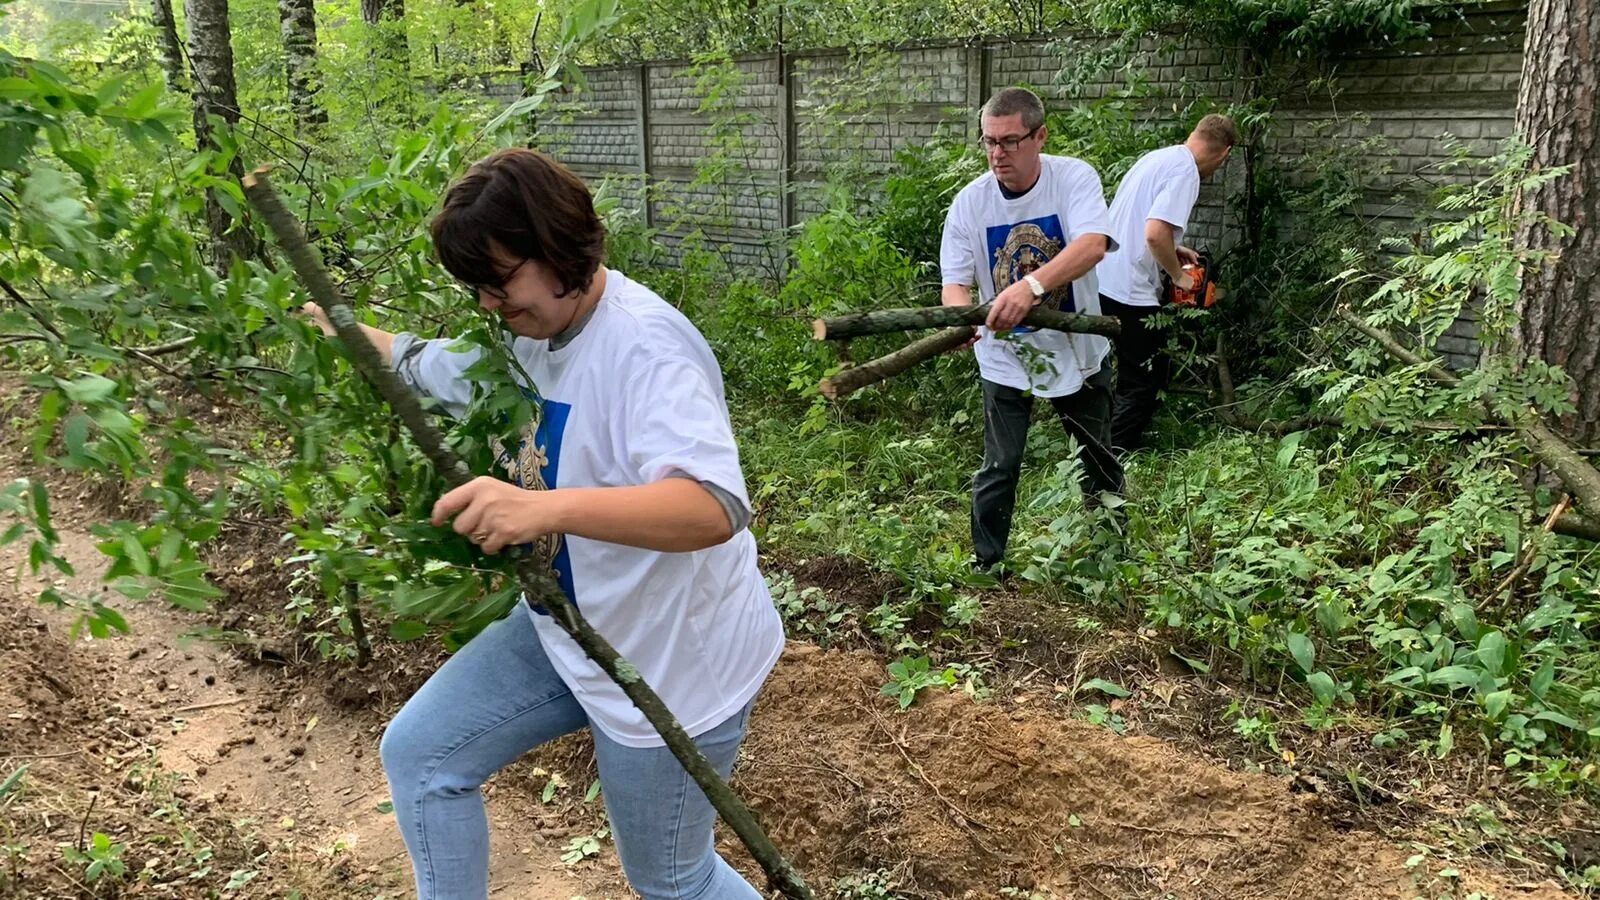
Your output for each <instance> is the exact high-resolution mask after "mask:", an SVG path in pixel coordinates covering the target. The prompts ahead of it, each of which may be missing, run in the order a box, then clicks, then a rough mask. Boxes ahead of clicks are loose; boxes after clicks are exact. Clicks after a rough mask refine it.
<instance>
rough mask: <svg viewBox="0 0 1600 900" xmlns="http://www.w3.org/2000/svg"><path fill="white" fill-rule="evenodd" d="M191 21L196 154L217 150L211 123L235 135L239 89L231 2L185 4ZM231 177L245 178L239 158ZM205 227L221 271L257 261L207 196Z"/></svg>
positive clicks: (247, 240)
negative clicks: (239, 260) (251, 259)
mask: <svg viewBox="0 0 1600 900" xmlns="http://www.w3.org/2000/svg"><path fill="white" fill-rule="evenodd" d="M183 8H184V13H185V14H186V16H187V17H188V20H189V64H190V66H192V67H193V68H194V139H195V147H196V149H200V150H205V149H213V150H214V149H216V148H217V146H218V144H217V136H216V135H215V134H213V131H212V122H211V119H212V117H216V118H217V119H219V120H220V121H221V124H222V127H224V128H228V129H232V128H233V126H235V125H237V124H238V122H239V89H238V86H237V85H236V83H235V82H234V79H233V39H232V37H231V35H230V33H229V30H228V0H185V3H184V7H183ZM229 171H231V172H233V173H234V174H235V175H236V176H238V177H241V178H242V177H243V174H244V165H243V163H241V162H240V161H239V159H238V157H237V156H235V157H234V159H233V160H232V162H231V163H230V164H229ZM206 224H207V225H208V226H209V227H210V230H211V238H212V250H213V252H214V254H215V258H216V261H217V263H218V264H219V265H225V264H226V263H227V262H228V261H229V260H230V259H232V258H234V257H240V258H244V257H250V256H253V255H255V250H256V248H255V241H254V239H253V238H252V237H251V234H250V232H249V230H248V229H247V228H245V227H244V226H243V224H242V223H241V224H240V227H237V228H235V227H233V224H234V222H233V216H231V215H229V214H228V212H227V210H225V209H224V208H223V207H222V204H220V203H218V202H217V199H216V193H215V192H214V191H207V192H206Z"/></svg>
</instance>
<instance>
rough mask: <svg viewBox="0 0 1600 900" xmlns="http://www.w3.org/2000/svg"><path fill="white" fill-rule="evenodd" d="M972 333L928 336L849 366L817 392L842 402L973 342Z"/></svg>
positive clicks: (957, 331)
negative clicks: (918, 365) (913, 367)
mask: <svg viewBox="0 0 1600 900" xmlns="http://www.w3.org/2000/svg"><path fill="white" fill-rule="evenodd" d="M973 334H974V331H973V329H972V327H971V326H968V325H963V326H961V327H959V328H947V329H945V330H944V331H940V332H937V333H935V334H930V335H928V336H927V337H925V338H923V339H921V340H918V341H912V342H911V343H909V344H907V345H905V346H904V347H901V348H900V349H899V350H896V351H894V352H893V353H890V354H887V355H884V356H880V357H878V358H877V359H874V360H871V361H869V362H864V363H862V364H861V365H859V366H851V367H850V368H848V369H845V370H843V371H841V372H840V373H839V374H837V375H834V376H831V377H829V378H824V379H822V383H821V384H819V385H817V390H819V391H821V392H822V396H824V397H827V398H828V399H829V400H843V399H844V398H846V397H848V396H850V395H851V394H853V393H855V392H856V391H859V390H861V389H862V388H864V387H866V386H867V385H869V384H877V383H878V382H880V381H883V380H884V379H887V378H893V377H894V376H896V375H899V374H900V373H901V372H904V371H905V370H907V369H909V368H911V367H912V366H914V365H916V364H917V363H919V362H922V361H923V360H925V359H931V358H932V357H935V356H938V355H939V354H941V353H945V352H947V351H950V350H954V349H955V348H957V347H959V346H961V345H962V344H965V343H966V342H967V341H970V340H972V335H973Z"/></svg>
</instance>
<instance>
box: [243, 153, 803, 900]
mask: <svg viewBox="0 0 1600 900" xmlns="http://www.w3.org/2000/svg"><path fill="white" fill-rule="evenodd" d="M244 191H245V195H246V197H248V199H249V200H250V203H251V205H252V206H254V207H255V208H256V210H257V211H258V212H260V213H261V216H262V218H263V219H264V220H265V221H266V223H267V225H268V226H269V227H270V228H271V229H272V233H273V235H275V236H276V237H277V239H278V243H279V244H280V245H281V246H282V248H283V250H284V252H285V253H286V254H287V255H288V257H289V261H290V263H291V264H292V265H293V267H294V270H295V273H296V274H297V275H298V276H299V278H300V281H301V282H302V283H303V284H304V285H305V287H306V290H307V291H308V292H309V293H310V294H311V298H312V299H313V300H315V301H316V302H317V303H318V304H319V305H321V306H322V308H323V309H324V310H326V311H327V313H328V318H329V319H331V320H332V321H333V324H334V327H335V329H336V330H337V331H338V334H339V337H340V339H341V340H343V342H344V345H345V348H346V350H347V351H348V352H349V354H350V357H351V360H352V361H353V362H354V363H355V366H356V369H357V370H358V371H360V372H361V374H362V376H363V377H365V378H366V379H367V380H368V381H370V382H371V383H372V384H373V386H374V387H376V388H377V389H378V392H379V393H380V394H382V395H383V398H384V399H385V400H386V401H388V403H389V406H390V407H392V408H393V409H394V411H395V413H396V414H397V415H398V416H399V417H400V420H401V421H402V422H404V423H405V425H406V428H407V429H409V430H410V432H411V434H412V436H413V437H415V438H416V441H417V445H418V446H419V447H421V448H422V451H423V453H424V454H426V455H427V457H428V459H429V460H430V461H431V462H432V463H433V465H434V467H435V468H436V469H437V470H438V471H439V474H440V475H441V476H442V477H443V478H444V479H445V481H446V482H447V483H448V484H449V485H450V486H451V487H458V486H460V485H463V484H466V483H467V482H468V481H470V480H471V479H472V472H471V471H470V470H468V469H467V466H466V463H464V462H463V461H462V460H461V458H460V457H459V456H457V455H456V454H455V453H454V452H452V451H451V450H450V449H449V448H448V447H447V446H446V445H445V440H444V435H443V434H442V433H440V431H439V429H438V428H437V427H435V426H434V424H433V422H432V421H431V420H430V419H429V418H428V416H427V414H426V413H424V412H423V410H422V405H421V404H420V403H419V402H418V401H417V398H416V396H415V395H413V394H412V393H411V390H410V389H409V388H407V387H406V386H405V385H404V384H402V383H401V381H400V379H399V377H398V376H397V375H395V373H394V371H393V370H391V369H390V368H389V367H388V366H387V365H384V362H383V358H382V357H381V356H379V355H378V350H377V348H376V347H374V346H373V345H372V342H371V341H369V340H368V339H367V337H366V335H365V334H363V333H362V331H361V328H360V326H359V325H358V324H357V323H356V318H355V313H354V312H353V311H352V310H351V309H350V305H349V304H348V303H347V302H346V301H345V299H344V297H343V296H342V295H341V294H340V293H339V291H338V289H337V288H335V287H334V284H333V280H332V279H331V278H330V277H329V276H328V270H327V269H326V268H324V267H323V265H322V260H321V259H320V258H319V257H318V256H317V252H316V250H315V248H313V247H312V246H311V244H310V243H309V242H308V241H307V240H306V235H305V231H304V229H303V228H301V225H300V222H299V221H298V220H297V219H295V217H294V214H293V213H291V212H289V210H288V209H287V208H286V207H285V206H284V205H283V200H282V198H280V197H279V196H278V192H277V191H276V190H275V189H274V188H273V187H272V184H271V182H269V181H268V180H267V175H266V170H265V169H258V170H256V171H255V172H253V173H251V174H250V175H247V176H245V178H244ZM515 569H516V574H517V580H518V581H519V582H521V585H522V589H523V590H524V591H526V592H527V594H528V596H529V598H530V599H531V600H533V601H534V602H536V603H542V604H544V607H545V609H547V610H549V612H550V618H551V619H552V620H553V621H554V622H555V623H556V624H557V625H559V626H560V627H561V629H562V630H563V631H565V632H567V633H568V634H569V635H571V636H572V638H573V640H575V641H577V643H578V645H579V646H580V647H582V648H583V651H584V653H586V654H587V655H588V656H589V658H590V659H591V660H593V661H594V662H595V664H596V665H598V666H599V667H600V668H601V669H603V670H604V671H605V672H606V674H607V675H609V676H611V679H612V680H613V681H615V682H616V683H617V686H618V687H620V688H622V691H623V693H624V694H626V695H627V696H628V699H629V700H632V701H633V704H634V705H635V706H637V707H638V708H639V711H640V712H642V713H644V716H645V718H646V719H648V720H649V722H650V724H651V725H652V726H654V727H655V729H656V731H657V732H659V733H660V734H661V737H662V739H663V740H665V741H666V744H667V747H668V748H669V749H671V750H672V754H673V756H676V757H677V758H678V761H679V762H681V763H682V764H683V768H684V770H685V771H686V772H688V774H689V775H690V777H692V778H693V779H694V780H695V783H696V784H698V785H700V788H701V789H702V790H704V791H705V794H706V798H707V799H708V800H710V801H711V805H712V806H713V807H715V808H716V810H717V813H718V814H719V815H721V816H722V819H723V821H725V822H727V823H728V825H729V826H730V827H732V828H733V830H734V833H736V834H737V835H738V836H739V839H740V840H741V841H743V842H744V845H745V847H746V848H747V849H749V851H750V855H751V856H753V857H755V859H756V862H758V863H760V864H761V867H762V868H763V869H764V870H766V873H767V877H768V878H769V879H770V880H771V882H772V884H773V885H774V886H775V887H777V888H778V889H779V890H781V891H783V893H784V894H786V895H788V896H790V897H794V898H802V900H811V897H812V894H811V889H810V888H808V887H807V886H806V883H805V881H804V880H803V879H802V878H801V877H800V873H799V872H798V871H796V870H795V868H794V866H793V865H791V864H790V862H789V861H788V860H787V859H785V858H784V856H783V854H781V853H780V852H779V851H778V848H777V847H776V846H774V845H773V843H772V841H771V840H770V839H769V838H768V837H767V835H766V832H765V831H763V830H762V829H761V826H760V825H759V824H758V823H757V822H756V820H755V816H754V815H752V814H751V812H750V809H749V807H747V806H745V804H744V801H742V800H740V799H739V796H738V795H737V794H735V793H734V792H733V791H732V790H731V789H730V788H729V787H728V785H727V783H726V782H724V781H723V780H722V778H721V776H719V775H718V774H717V771H716V769H715V768H713V767H712V765H711V763H710V762H709V761H708V760H707V759H706V757H705V755H704V754H703V753H701V752H700V748H699V747H697V746H695V743H694V740H693V739H692V738H690V737H689V734H688V732H686V731H684V730H683V726H682V725H681V724H679V722H678V720H677V719H676V718H675V717H674V716H673V715H672V712H671V711H670V710H668V709H667V706H666V704H665V703H663V702H662V700H661V698H660V696H658V695H657V694H656V692H655V691H654V690H652V689H651V688H650V686H649V685H648V684H646V683H645V681H644V679H643V678H641V677H640V675H639V670H638V669H636V668H634V667H633V664H632V663H629V662H628V661H627V660H626V659H624V658H622V656H621V654H619V653H617V651H616V648H614V647H612V646H611V644H610V643H609V642H608V641H606V639H605V638H603V637H601V636H600V634H599V633H598V632H596V631H595V630H594V628H593V627H592V626H591V625H590V624H589V623H588V621H587V620H586V619H584V618H583V616H582V615H581V614H579V612H578V609H577V607H575V606H573V604H572V603H571V602H570V601H569V600H568V599H567V597H566V595H565V594H563V593H562V592H561V588H560V587H559V586H558V585H557V584H556V580H555V578H554V576H552V575H551V573H550V571H549V569H548V568H547V567H545V566H542V565H541V564H540V563H539V561H538V560H536V559H535V558H534V557H533V556H532V555H528V554H522V555H519V556H517V557H516V559H515Z"/></svg>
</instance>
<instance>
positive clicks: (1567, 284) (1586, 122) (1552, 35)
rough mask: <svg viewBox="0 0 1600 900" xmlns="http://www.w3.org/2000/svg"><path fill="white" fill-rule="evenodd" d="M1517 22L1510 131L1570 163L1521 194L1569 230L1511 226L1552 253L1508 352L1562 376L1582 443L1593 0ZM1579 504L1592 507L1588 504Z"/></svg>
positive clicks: (1543, 8)
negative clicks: (1520, 35) (1517, 71)
mask: <svg viewBox="0 0 1600 900" xmlns="http://www.w3.org/2000/svg"><path fill="white" fill-rule="evenodd" d="M1527 29H1528V30H1527V38H1526V40H1525V43H1524V46H1523V60H1522V86H1521V90H1520V93H1519V95H1518V97H1517V133H1518V134H1519V135H1521V136H1522V139H1523V140H1525V141H1527V142H1528V143H1529V144H1531V145H1532V146H1533V151H1534V156H1533V161H1534V165H1535V166H1536V167H1538V168H1540V169H1548V168H1552V167H1556V166H1568V165H1570V166H1572V167H1573V171H1572V173H1571V174H1570V175H1567V176H1566V177H1564V178H1561V179H1558V180H1556V181H1552V182H1550V183H1548V184H1545V185H1544V186H1542V187H1540V188H1539V189H1538V190H1536V191H1533V192H1531V193H1529V194H1528V195H1526V196H1524V197H1523V198H1522V202H1523V203H1524V204H1525V208H1526V209H1529V210H1535V211H1538V212H1540V213H1543V214H1545V215H1547V216H1549V217H1551V218H1553V219H1555V220H1556V221H1558V222H1561V223H1563V224H1566V225H1568V226H1571V227H1572V228H1573V229H1575V231H1574V233H1573V234H1572V235H1570V236H1567V237H1561V236H1558V235H1556V234H1553V233H1552V232H1551V230H1550V229H1548V228H1545V227H1542V226H1541V227H1531V228H1525V229H1524V231H1523V233H1522V234H1521V235H1519V238H1520V242H1521V244H1522V246H1524V247H1526V248H1528V249H1530V250H1540V251H1547V252H1553V253H1559V254H1560V256H1559V258H1558V259H1556V260H1555V261H1554V262H1553V263H1552V264H1551V265H1549V266H1546V267H1544V268H1542V269H1541V270H1539V271H1537V272H1529V273H1528V274H1527V275H1526V277H1525V280H1524V282H1523V285H1522V297H1521V300H1520V302H1519V303H1518V310H1517V311H1518V314H1519V319H1520V324H1519V326H1518V333H1517V335H1516V338H1517V340H1518V341H1519V344H1520V346H1519V347H1518V348H1517V351H1518V356H1519V358H1520V359H1522V360H1534V359H1539V360H1543V361H1544V362H1546V363H1548V364H1550V365H1553V366H1560V367H1561V368H1562V369H1563V370H1564V371H1565V372H1566V373H1567V376H1568V377H1570V378H1571V379H1572V383H1573V395H1572V399H1573V402H1574V404H1575V405H1576V407H1577V410H1576V411H1575V412H1574V413H1572V414H1571V415H1568V416H1565V417H1563V418H1562V419H1561V421H1560V422H1559V423H1557V424H1558V426H1559V427H1560V428H1561V430H1562V431H1564V432H1565V433H1566V435H1567V436H1568V437H1570V438H1572V439H1573V440H1576V441H1578V442H1579V443H1581V444H1589V443H1593V442H1594V441H1596V440H1600V108H1597V105H1596V104H1600V0H1532V2H1531V3H1529V5H1528V24H1527ZM1585 512H1586V513H1587V514H1588V515H1590V516H1600V509H1595V508H1593V507H1592V506H1591V507H1590V508H1589V509H1587V510H1586V511H1585Z"/></svg>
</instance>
